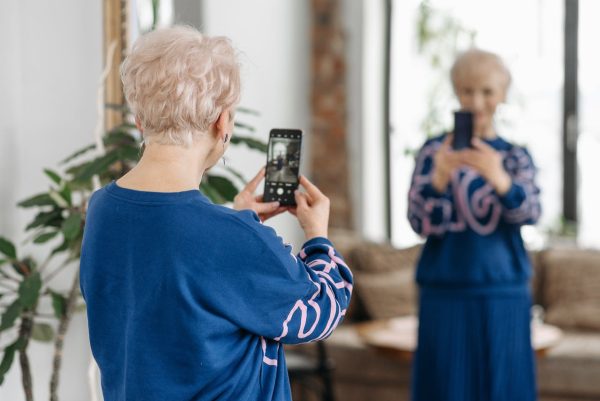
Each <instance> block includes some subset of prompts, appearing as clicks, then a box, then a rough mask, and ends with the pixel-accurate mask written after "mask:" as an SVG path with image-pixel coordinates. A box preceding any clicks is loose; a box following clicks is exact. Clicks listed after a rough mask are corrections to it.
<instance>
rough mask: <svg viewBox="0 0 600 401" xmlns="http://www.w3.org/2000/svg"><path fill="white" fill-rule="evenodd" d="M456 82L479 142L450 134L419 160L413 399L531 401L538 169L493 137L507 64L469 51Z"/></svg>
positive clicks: (413, 207) (414, 191)
mask: <svg viewBox="0 0 600 401" xmlns="http://www.w3.org/2000/svg"><path fill="white" fill-rule="evenodd" d="M451 77H452V83H453V86H454V91H455V94H456V96H457V98H458V101H459V103H460V106H461V108H463V109H465V110H469V111H472V112H473V114H474V123H473V126H474V135H473V136H474V138H473V141H472V146H471V147H470V148H468V149H465V150H460V151H453V150H452V146H451V143H452V134H451V133H448V134H443V135H440V136H438V137H435V138H432V139H429V140H427V141H426V142H425V144H424V145H423V147H422V148H421V150H420V152H419V154H418V156H417V160H416V166H415V171H414V174H413V178H412V183H411V189H410V193H409V209H408V218H409V220H410V223H411V226H412V227H413V229H414V230H415V231H416V232H417V233H418V234H420V235H421V236H423V237H425V238H426V242H425V245H424V247H423V251H422V254H421V257H420V260H419V262H418V266H417V277H416V280H417V283H418V285H419V289H420V295H419V297H420V299H419V302H420V308H419V333H418V348H417V352H416V354H415V360H414V370H413V391H412V399H413V400H414V401H438V400H439V401H509V400H510V401H532V400H535V399H536V385H535V360H534V353H533V350H532V346H531V333H530V306H531V298H530V293H529V287H528V282H529V279H530V277H531V265H530V262H529V260H528V256H527V252H526V250H525V247H524V245H523V240H522V238H521V233H520V228H521V226H522V225H525V224H534V223H535V222H536V221H537V219H538V218H539V215H540V203H539V189H538V187H537V186H536V184H535V172H536V170H535V167H534V164H533V161H532V159H531V156H530V155H529V153H528V152H527V150H526V149H524V148H522V147H520V146H516V145H513V144H511V143H509V142H507V141H506V140H504V139H503V138H501V137H500V136H498V134H497V132H496V129H495V128H494V124H493V120H494V114H495V112H496V108H497V106H498V105H499V104H500V103H501V102H503V101H504V100H505V96H506V92H507V90H508V87H509V85H510V80H511V78H510V73H509V71H508V69H507V68H506V66H505V65H504V63H503V62H502V60H501V59H500V58H499V57H498V56H497V55H495V54H493V53H489V52H485V51H482V50H477V49H473V50H469V51H467V52H465V53H463V54H461V55H460V56H459V57H458V58H457V60H456V61H455V64H454V66H453V68H452V71H451Z"/></svg>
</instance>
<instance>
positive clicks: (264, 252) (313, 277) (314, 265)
mask: <svg viewBox="0 0 600 401" xmlns="http://www.w3.org/2000/svg"><path fill="white" fill-rule="evenodd" d="M238 216H241V217H239V218H238V217H236V219H238V222H240V224H242V230H237V231H238V232H241V234H239V235H238V237H237V238H236V241H241V242H242V244H241V246H239V247H236V248H238V249H243V252H242V255H236V253H238V252H236V251H234V249H232V250H231V252H228V256H226V257H225V259H226V260H224V261H223V265H226V266H228V267H225V271H227V270H228V269H231V267H234V266H236V265H237V267H235V268H236V269H238V270H239V272H238V276H237V277H235V278H232V279H230V280H227V283H224V285H223V286H222V289H223V291H221V292H220V293H219V295H218V297H219V298H221V299H222V301H221V302H220V305H219V306H218V307H219V309H222V311H223V313H224V314H225V315H226V316H227V317H228V318H229V319H230V320H232V321H235V322H236V324H238V325H239V326H240V327H242V328H243V329H245V330H248V331H250V332H252V333H254V334H256V335H258V336H261V337H263V338H264V339H267V340H274V341H277V342H282V343H289V344H298V343H306V342H311V341H317V340H321V339H324V338H326V337H328V336H329V335H330V334H331V333H332V332H333V330H334V329H335V328H336V326H337V325H338V324H339V323H340V321H341V320H342V319H343V317H344V315H345V313H346V310H347V308H348V305H349V303H350V297H351V294H352V273H351V271H350V269H349V268H348V266H347V265H346V263H345V262H344V260H343V259H342V257H341V256H340V254H339V253H338V252H337V251H336V250H335V248H334V247H333V244H332V243H331V242H330V241H329V240H328V239H326V238H313V239H311V240H310V241H308V242H306V243H305V244H304V245H303V247H302V250H301V251H300V253H299V254H298V255H294V254H293V253H292V247H291V246H290V245H286V244H284V243H283V241H282V240H281V238H279V237H278V236H277V235H276V233H275V231H274V230H273V229H272V228H270V227H267V226H264V225H262V224H261V223H260V220H259V219H258V217H257V216H256V214H255V213H253V212H249V211H244V212H240V213H238ZM232 273H234V272H232ZM224 295H226V296H225V298H223V296H224Z"/></svg>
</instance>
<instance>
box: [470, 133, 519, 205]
mask: <svg viewBox="0 0 600 401" xmlns="http://www.w3.org/2000/svg"><path fill="white" fill-rule="evenodd" d="M471 143H472V145H473V149H465V150H461V151H460V152H458V153H460V157H461V160H462V162H463V163H464V164H465V165H467V166H469V167H471V168H472V169H474V170H476V171H477V172H478V173H479V174H480V175H481V176H482V177H483V178H484V179H485V180H486V181H487V182H488V183H489V184H490V185H491V186H493V187H494V189H495V190H496V193H497V194H498V195H504V194H505V193H507V192H508V190H509V189H510V186H511V184H512V180H511V178H510V175H508V173H507V172H506V170H505V169H504V165H503V163H502V155H501V154H500V153H498V152H497V151H496V149H494V148H493V147H491V146H490V145H488V144H487V143H485V142H483V141H482V140H481V139H479V138H473V140H472V141H471Z"/></svg>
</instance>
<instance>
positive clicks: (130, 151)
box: [119, 146, 140, 162]
mask: <svg viewBox="0 0 600 401" xmlns="http://www.w3.org/2000/svg"><path fill="white" fill-rule="evenodd" d="M119 157H120V158H121V159H123V160H129V161H134V162H137V161H138V160H140V148H138V147H135V146H124V147H122V148H121V149H120V150H119Z"/></svg>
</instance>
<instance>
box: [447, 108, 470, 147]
mask: <svg viewBox="0 0 600 401" xmlns="http://www.w3.org/2000/svg"><path fill="white" fill-rule="evenodd" d="M472 138H473V113H471V112H470V111H464V110H461V111H455V112H454V139H453V140H452V148H453V149H454V150H460V149H464V148H468V147H471V139H472Z"/></svg>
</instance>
